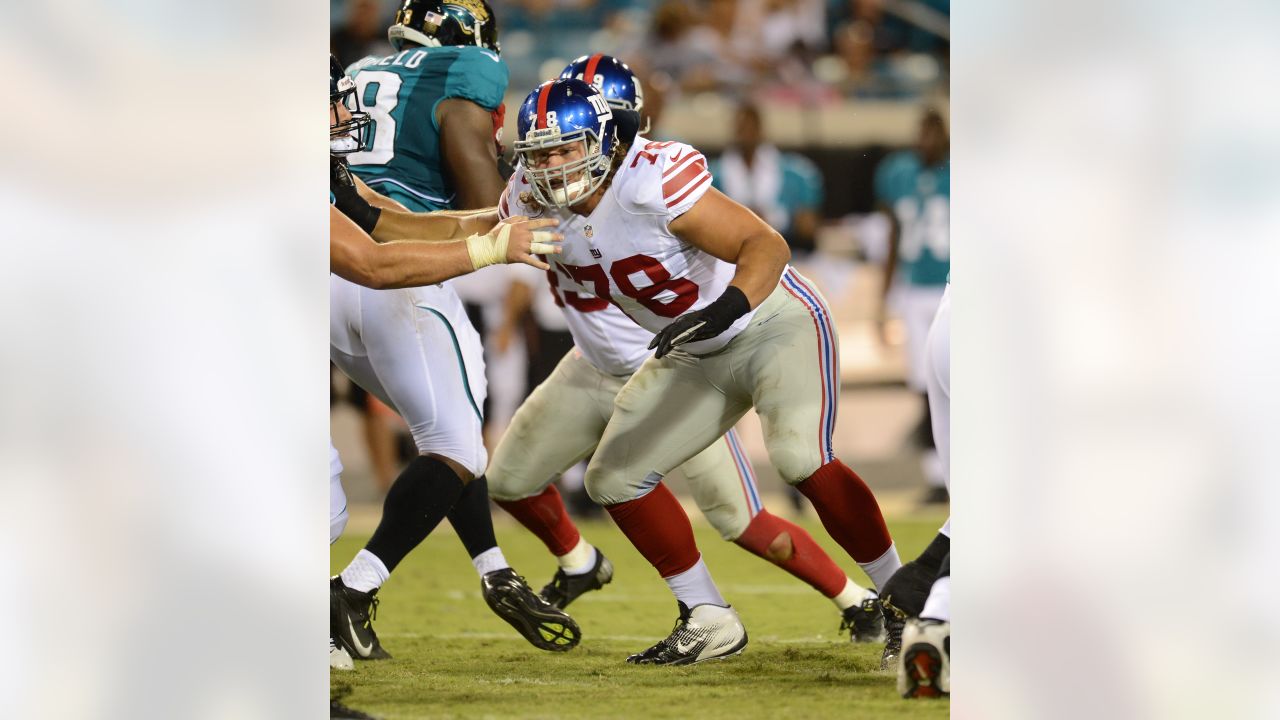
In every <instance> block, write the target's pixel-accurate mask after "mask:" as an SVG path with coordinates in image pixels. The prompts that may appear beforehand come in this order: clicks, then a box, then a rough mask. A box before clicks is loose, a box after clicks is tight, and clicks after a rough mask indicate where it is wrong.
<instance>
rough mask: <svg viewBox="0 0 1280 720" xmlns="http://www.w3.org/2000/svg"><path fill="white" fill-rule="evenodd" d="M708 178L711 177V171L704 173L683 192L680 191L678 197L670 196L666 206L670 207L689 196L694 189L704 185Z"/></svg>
mask: <svg viewBox="0 0 1280 720" xmlns="http://www.w3.org/2000/svg"><path fill="white" fill-rule="evenodd" d="M710 179H711V173H704V174H703V176H702V177H701V178H700V179H699V180H698V181H697V182H695V183H694V184H692V185H690V186H689V189H688V190H685V191H684V192H682V193H680V195H679V197H675V198H672V199H671V200H668V201H667V207H669V208H672V207H675V206H676V205H679V204H680V202H681V201H682V200H684V199H685V198H686V197H689V194H690V193H692V192H693V191H694V190H697V189H698V188H700V187H702V186H703V185H705V184H706V182H707V181H708V180H710Z"/></svg>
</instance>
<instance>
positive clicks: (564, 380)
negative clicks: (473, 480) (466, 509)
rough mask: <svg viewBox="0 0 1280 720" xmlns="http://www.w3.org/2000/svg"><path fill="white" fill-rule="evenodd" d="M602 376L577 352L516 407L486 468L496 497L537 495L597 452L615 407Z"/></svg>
mask: <svg viewBox="0 0 1280 720" xmlns="http://www.w3.org/2000/svg"><path fill="white" fill-rule="evenodd" d="M601 375H602V373H600V371H599V370H596V369H595V368H594V367H592V366H591V364H590V363H588V362H587V361H586V360H584V359H582V358H581V357H579V356H577V355H576V353H575V352H574V351H572V350H571V351H569V352H568V353H567V354H566V355H565V356H564V357H563V358H561V360H560V363H559V364H558V365H556V368H555V370H554V371H552V373H551V374H550V375H549V376H548V377H547V379H546V380H544V381H543V382H542V383H541V384H539V385H538V387H537V388H535V389H534V391H533V393H532V394H530V395H529V397H528V398H526V399H525V401H524V402H523V403H522V404H521V405H520V408H519V409H518V410H516V413H515V415H514V416H513V417H512V418H511V423H510V424H509V425H508V426H507V430H506V432H505V433H503V435H502V439H501V440H499V441H498V446H497V447H496V448H494V450H493V459H492V460H490V462H489V469H488V470H487V471H486V472H485V475H486V476H487V477H488V479H489V494H490V495H492V496H493V497H495V498H497V499H499V500H519V499H521V498H526V497H529V496H531V495H536V494H538V493H540V492H542V490H543V489H544V488H546V487H547V485H549V484H550V483H551V481H552V480H554V479H555V478H556V476H558V475H560V474H561V473H563V472H564V471H565V470H568V469H569V468H571V467H573V466H574V465H576V464H577V463H578V462H579V461H580V460H582V459H583V458H584V457H586V456H587V455H589V454H591V452H592V451H593V450H595V448H596V445H597V443H599V442H600V435H601V434H602V433H604V428H605V424H606V423H607V422H608V418H609V413H611V412H612V410H613V398H612V395H610V394H609V393H607V391H604V390H603V389H601V388H600V385H601V380H602V378H601ZM618 385H619V386H620V385H621V383H618ZM602 395H603V396H606V397H604V398H603V401H604V402H607V403H608V406H607V408H606V410H605V412H601V408H600V404H601V401H602V398H601V396H602Z"/></svg>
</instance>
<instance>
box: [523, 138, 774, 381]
mask: <svg viewBox="0 0 1280 720" xmlns="http://www.w3.org/2000/svg"><path fill="white" fill-rule="evenodd" d="M710 188H711V173H710V172H709V171H708V170H707V163H706V159H705V158H704V157H703V156H702V153H700V152H698V151H697V150H695V149H694V148H693V147H691V146H689V145H685V144H684V143H678V142H650V141H648V140H646V139H645V138H642V137H637V138H636V140H635V143H634V144H633V145H632V146H631V150H630V152H628V153H627V156H626V158H625V159H624V160H623V162H622V165H621V167H619V169H618V171H617V172H616V174H615V175H614V177H613V182H612V183H611V185H610V186H609V188H608V189H607V190H606V191H605V194H604V197H603V198H601V200H600V204H599V205H598V206H597V207H596V209H595V210H594V211H593V212H592V213H591V214H590V215H589V216H587V217H582V216H580V215H575V214H574V213H572V212H570V211H569V210H568V209H559V208H546V209H544V208H537V209H534V208H531V207H529V206H528V205H526V204H525V203H523V202H521V200H520V196H521V193H524V192H527V191H528V190H529V183H528V181H527V180H525V177H524V172H523V170H522V169H521V168H517V169H516V172H515V174H513V175H512V176H511V180H510V181H509V182H508V183H507V189H506V190H505V191H504V192H503V195H502V200H501V201H500V202H499V212H500V213H502V214H503V216H506V215H528V216H530V217H551V218H555V219H557V220H559V221H560V224H559V225H558V226H557V227H556V228H555V229H556V231H557V232H559V233H561V234H563V235H564V243H563V244H562V253H561V254H560V255H556V256H551V257H550V258H549V259H548V262H549V263H550V264H551V265H552V267H553V268H554V270H555V272H554V273H553V275H554V276H555V283H556V284H557V285H558V290H559V291H560V292H561V294H562V295H564V296H565V297H566V298H567V297H568V295H567V294H568V293H574V294H576V296H578V297H580V298H582V300H583V302H584V304H586V305H591V306H595V307H604V306H605V304H607V303H613V305H614V306H616V307H617V308H618V309H619V310H620V311H621V312H622V313H624V314H625V316H626V317H629V318H631V320H632V321H633V322H634V323H635V324H637V325H639V326H641V327H643V328H644V329H645V330H647V331H648V333H649V338H646V339H645V341H644V347H645V350H646V353H647V346H648V342H649V340H650V339H652V336H653V334H654V333H657V332H658V331H659V330H661V329H662V328H664V327H666V326H667V325H668V324H669V323H670V322H671V321H672V320H673V319H675V318H677V317H679V316H680V315H684V314H685V313H688V312H692V311H694V310H700V309H702V308H704V307H706V306H707V305H709V304H710V303H711V302H713V301H714V300H715V299H716V298H718V297H720V295H721V294H722V293H723V292H724V291H725V288H727V287H728V285H729V282H730V281H731V280H732V279H733V275H734V272H735V269H734V266H733V265H732V264H730V263H727V262H724V261H722V260H719V259H717V258H715V257H713V256H712V255H710V254H709V253H706V252H703V251H702V250H699V249H698V248H696V247H694V246H692V245H690V244H688V243H686V242H684V241H683V240H681V239H680V238H678V237H676V236H675V235H674V234H673V233H672V232H671V230H670V228H669V225H670V223H671V221H673V220H675V219H676V218H678V217H680V216H681V215H683V214H684V213H685V212H687V211H688V210H689V208H691V207H693V205H694V204H695V203H696V202H697V201H698V200H700V199H701V198H702V196H703V195H704V194H706V192H707V190H709V189H710ZM593 296H594V298H596V299H598V302H597V303H595V304H592V303H591V302H590V300H591V299H592V298H593ZM578 309H579V310H582V309H583V308H581V307H579V308H578ZM753 314H754V312H749V313H747V314H746V315H743V316H742V317H740V318H738V320H737V322H735V323H734V324H733V325H731V326H730V327H729V329H727V330H725V331H724V332H723V333H721V334H720V335H718V336H716V337H714V338H709V339H707V340H701V341H699V342H695V343H687V344H685V345H682V346H681V347H680V349H681V350H682V351H685V352H690V353H694V354H703V353H709V352H714V351H716V350H719V349H720V348H722V347H724V346H725V345H726V344H727V343H728V342H729V341H730V340H732V339H733V337H734V336H735V335H737V334H738V333H739V332H741V331H742V329H743V328H745V327H746V326H747V324H748V323H749V322H751V317H752V315H753ZM575 315H578V316H579V317H578V320H582V321H583V322H581V323H579V322H576V321H575V319H574V316H575ZM596 315H600V313H599V312H591V311H584V312H583V313H581V314H578V313H569V314H568V317H569V326H570V329H571V331H572V332H573V333H574V340H575V341H576V342H578V343H579V349H581V350H582V352H583V354H584V355H586V356H587V357H588V359H589V360H591V361H592V364H595V365H596V367H598V368H600V369H601V370H604V371H605V372H609V373H610V374H621V373H614V372H613V370H612V369H611V368H618V367H622V366H634V367H638V366H639V363H638V362H636V357H635V355H634V354H633V353H632V352H631V351H632V349H633V348H632V347H631V346H632V343H633V342H634V341H628V342H626V343H622V342H619V341H617V340H615V341H613V342H615V343H616V344H618V345H619V346H620V345H622V344H626V345H627V346H628V347H627V351H625V352H623V351H622V350H621V348H620V347H615V348H612V349H611V352H612V353H613V355H614V359H612V360H608V361H603V363H604V364H601V363H600V362H597V359H596V358H594V357H592V354H591V352H590V351H589V348H588V347H587V346H594V345H596V344H597V343H598V342H600V341H601V338H602V337H603V336H605V335H606V334H607V332H606V331H612V330H613V328H614V325H613V323H612V319H610V320H609V321H602V322H601V323H595V322H593V321H595V320H596V319H597V318H596V317H595V316H596ZM602 317H603V316H602ZM586 318H590V319H589V320H584V319H586ZM613 319H616V318H613ZM605 322H608V324H607V325H606V324H605ZM579 324H581V325H582V326H583V327H582V328H581V329H580V330H579V329H576V326H577V325H579ZM637 336H638V334H637ZM588 338H590V339H588ZM597 349H599V348H594V347H592V348H591V349H590V350H597ZM597 354H602V355H603V354H605V353H597ZM639 360H640V361H643V357H640V358H639ZM620 363H621V364H620ZM634 367H632V370H634Z"/></svg>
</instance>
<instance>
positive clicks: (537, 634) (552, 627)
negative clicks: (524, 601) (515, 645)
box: [485, 598, 582, 652]
mask: <svg viewBox="0 0 1280 720" xmlns="http://www.w3.org/2000/svg"><path fill="white" fill-rule="evenodd" d="M485 601H486V602H487V603H488V605H489V609H490V610H493V612H494V614H496V615H497V616H498V617H500V618H502V619H503V620H505V621H506V622H507V624H508V625H510V626H511V627H513V628H515V629H516V632H518V633H520V635H521V636H523V637H524V639H525V640H528V641H529V644H530V645H532V646H534V647H536V648H538V649H539V650H546V651H547V652H568V651H569V650H572V649H574V648H575V647H577V646H578V643H579V642H580V641H581V640H582V630H581V629H579V628H578V623H576V622H574V621H573V618H571V617H569V616H568V615H551V614H546V613H538V612H535V611H531V610H529V609H527V608H521V607H516V606H513V605H509V604H507V603H505V602H501V601H499V602H489V599H488V598H485Z"/></svg>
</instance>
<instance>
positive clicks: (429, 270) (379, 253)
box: [367, 240, 473, 290]
mask: <svg viewBox="0 0 1280 720" xmlns="http://www.w3.org/2000/svg"><path fill="white" fill-rule="evenodd" d="M367 266H368V272H369V273H370V274H371V276H372V277H371V279H372V281H373V282H374V283H376V284H374V285H370V286H369V287H375V288H377V289H380V290H387V289H392V288H405V287H417V286H419V285H434V284H436V283H439V282H444V281H445V280H449V279H450V278H455V277H458V276H459V275H466V274H467V273H469V272H471V271H472V269H473V266H472V264H471V256H470V255H469V254H468V253H467V245H466V242H464V241H462V240H451V241H448V242H441V243H421V242H392V243H386V244H383V245H375V246H373V249H372V252H371V254H370V256H369V257H368V258H367Z"/></svg>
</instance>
